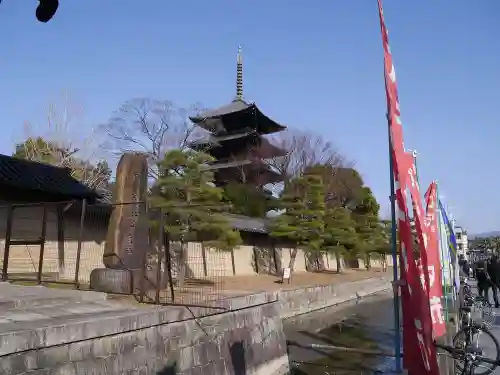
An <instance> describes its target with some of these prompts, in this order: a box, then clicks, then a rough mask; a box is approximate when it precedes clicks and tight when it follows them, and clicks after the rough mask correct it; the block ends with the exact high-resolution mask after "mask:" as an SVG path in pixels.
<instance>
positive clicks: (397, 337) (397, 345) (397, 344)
mask: <svg viewBox="0 0 500 375" xmlns="http://www.w3.org/2000/svg"><path fill="white" fill-rule="evenodd" d="M387 131H388V141H389V181H390V189H391V197H390V200H391V224H392V226H391V250H392V251H391V252H392V275H393V281H394V283H397V282H398V279H399V278H398V245H397V224H396V188H395V183H394V160H393V158H392V144H391V143H392V142H391V120H390V117H389V113H387ZM394 285H397V284H394ZM399 303H400V302H399V288H396V287H395V288H394V298H393V308H394V354H395V361H396V372H398V373H399V372H401V328H400V321H399Z"/></svg>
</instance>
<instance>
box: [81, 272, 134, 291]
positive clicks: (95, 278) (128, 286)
mask: <svg viewBox="0 0 500 375" xmlns="http://www.w3.org/2000/svg"><path fill="white" fill-rule="evenodd" d="M139 272H140V270H125V269H113V268H96V269H93V270H92V272H91V273H90V289H93V290H96V291H98V292H104V293H116V294H133V293H134V290H135V286H138V281H139V280H140V273H139ZM134 284H135V285H134Z"/></svg>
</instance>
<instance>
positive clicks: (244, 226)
mask: <svg viewBox="0 0 500 375" xmlns="http://www.w3.org/2000/svg"><path fill="white" fill-rule="evenodd" d="M227 218H228V219H229V222H230V223H231V225H232V226H233V228H234V229H238V230H240V231H242V232H254V233H268V230H267V220H266V219H261V218H255V217H248V216H243V215H234V214H228V215H227Z"/></svg>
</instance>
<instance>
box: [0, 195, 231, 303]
mask: <svg viewBox="0 0 500 375" xmlns="http://www.w3.org/2000/svg"><path fill="white" fill-rule="evenodd" d="M139 212H144V213H145V214H144V215H143V216H144V217H143V220H142V222H145V223H147V224H146V230H145V231H144V233H145V234H144V236H143V237H144V238H140V239H132V238H118V237H120V236H121V237H124V236H125V237H127V236H128V237H131V235H130V233H131V231H130V230H128V232H127V228H134V227H135V226H136V225H138V222H137V216H138V213H139ZM167 214H168V212H166V211H164V210H161V209H153V208H151V207H148V206H147V203H146V202H133V203H123V204H113V205H110V204H86V202H85V201H71V202H57V203H52V202H44V203H33V204H9V205H3V206H0V242H2V243H0V265H1V272H2V274H1V277H2V279H3V280H4V281H7V280H8V281H11V282H18V283H25V284H27V285H30V284H33V283H35V284H55V285H66V287H69V288H71V287H74V288H75V289H90V288H91V274H92V273H93V271H94V270H97V269H105V268H107V267H108V268H109V267H110V265H109V264H107V265H106V264H105V263H106V262H105V260H104V259H105V258H106V256H108V255H109V254H107V249H108V248H110V245H109V242H110V241H111V242H114V246H115V249H116V250H119V251H122V252H123V251H125V253H123V254H125V256H126V257H127V256H131V257H132V258H134V259H135V264H134V265H133V267H131V266H130V262H128V263H127V262H122V259H119V258H120V254H116V253H115V254H114V257H115V258H118V259H117V261H118V264H121V267H116V265H115V266H114V267H115V268H121V269H122V270H124V271H126V272H128V273H130V274H131V276H130V277H133V278H135V280H136V282H134V285H133V287H132V288H131V291H130V293H128V295H129V296H132V297H133V298H134V299H135V300H138V301H140V302H144V303H155V304H180V305H193V306H207V307H216V306H219V305H220V304H219V301H220V300H221V299H222V298H223V297H224V283H223V282H224V277H225V276H226V265H225V256H226V255H225V254H224V253H223V252H221V251H219V250H216V249H209V248H206V247H205V246H204V245H203V244H202V243H183V244H181V243H178V242H172V241H171V240H170V236H169V233H168V231H165V226H164V220H165V215H167ZM114 216H117V217H120V220H119V223H118V224H116V223H115V224H113V223H111V221H112V220H113V219H112V218H113V217H114ZM120 230H121V232H123V234H122V235H121V234H120V233H121V232H120ZM127 233H128V234H127ZM2 234H3V236H2ZM136 240H137V241H136ZM134 241H135V242H136V243H140V244H141V245H140V246H135V247H134V248H133V249H120V247H127V243H130V242H134ZM107 242H108V247H106V243H107ZM108 263H109V262H108ZM115 263H116V259H115ZM132 268H133V269H132ZM55 285H54V286H55ZM121 298H127V297H126V296H122V297H121Z"/></svg>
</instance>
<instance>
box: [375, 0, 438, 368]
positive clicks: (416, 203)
mask: <svg viewBox="0 0 500 375" xmlns="http://www.w3.org/2000/svg"><path fill="white" fill-rule="evenodd" d="M378 6H379V17H380V28H381V31H382V42H383V47H384V63H385V64H384V66H385V70H384V75H385V87H386V94H387V109H388V111H387V112H388V121H389V126H390V134H391V137H390V138H391V147H392V156H393V168H394V175H395V178H396V183H397V190H396V201H397V202H396V203H397V215H398V227H399V239H400V242H401V260H402V265H403V267H402V268H403V273H402V277H403V278H404V279H405V280H406V287H404V288H403V292H402V294H403V295H405V296H406V297H407V298H403V304H405V305H404V306H403V313H406V314H407V316H406V317H404V318H403V332H404V344H405V347H404V352H405V356H404V357H405V358H406V359H405V361H404V364H405V367H406V368H407V370H408V374H409V375H423V374H430V375H439V368H438V363H437V356H436V350H435V347H434V345H433V337H432V320H431V314H430V307H429V303H428V301H429V298H428V295H427V293H426V288H425V286H426V285H430V282H429V275H428V272H427V270H428V262H427V254H426V235H427V233H426V231H425V230H424V227H423V220H422V218H423V214H422V201H421V197H420V192H419V189H418V184H417V183H416V174H415V167H414V165H413V156H412V155H411V154H408V153H406V152H405V150H404V144H403V131H402V124H401V119H400V112H399V100H398V93H397V84H396V74H395V70H394V65H393V63H392V55H391V52H390V47H389V40H388V39H389V38H388V33H387V28H386V26H385V22H384V12H383V9H382V3H381V0H378ZM408 190H409V191H410V193H411V197H412V201H413V214H414V218H415V224H416V229H417V235H418V237H419V245H420V250H421V251H420V253H421V258H422V265H423V266H424V271H425V272H424V273H423V274H424V280H425V282H424V283H422V282H421V278H420V272H419V269H418V266H417V262H416V259H415V257H414V254H413V236H412V228H411V223H410V217H409V212H408V211H409V210H408V207H407V195H406V194H407V191H408ZM404 289H406V290H404ZM408 315H411V318H410V317H409V316H408ZM417 353H419V354H420V355H418V354H417Z"/></svg>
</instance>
